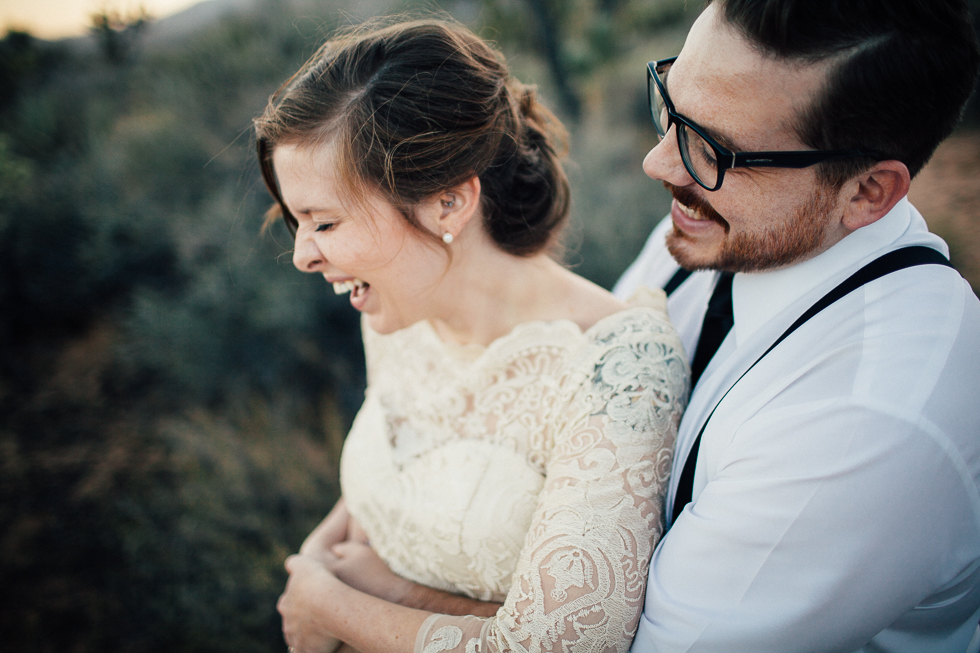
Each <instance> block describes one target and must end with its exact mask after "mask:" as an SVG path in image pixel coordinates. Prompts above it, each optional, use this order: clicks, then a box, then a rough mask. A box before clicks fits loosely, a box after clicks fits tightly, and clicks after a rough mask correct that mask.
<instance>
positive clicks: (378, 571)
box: [324, 540, 415, 603]
mask: <svg viewBox="0 0 980 653" xmlns="http://www.w3.org/2000/svg"><path fill="white" fill-rule="evenodd" d="M330 553H331V554H332V555H330V556H328V557H327V558H326V560H325V561H324V565H325V566H326V567H327V569H329V570H330V572H332V573H333V574H334V575H336V577H337V578H338V579H340V580H341V581H343V582H344V583H346V584H347V585H349V586H351V587H353V588H354V589H356V590H360V591H362V592H364V593H366V594H370V595H371V596H375V597H377V598H379V599H384V600H385V601H389V602H391V603H400V602H401V600H402V599H403V598H404V597H405V596H406V595H407V594H408V592H409V591H411V589H412V587H414V585H415V583H412V582H411V581H408V580H405V579H404V578H402V577H400V576H397V575H396V574H395V573H394V572H393V571H391V569H389V568H388V565H386V564H385V562H384V560H382V559H381V558H380V557H379V556H378V554H377V553H375V551H374V549H372V548H371V547H370V545H368V544H366V543H365V542H360V541H353V540H348V541H346V542H339V543H337V544H334V545H333V546H332V547H330Z"/></svg>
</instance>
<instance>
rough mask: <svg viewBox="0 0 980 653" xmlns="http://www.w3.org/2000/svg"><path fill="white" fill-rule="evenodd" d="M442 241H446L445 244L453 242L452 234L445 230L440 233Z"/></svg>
mask: <svg viewBox="0 0 980 653" xmlns="http://www.w3.org/2000/svg"><path fill="white" fill-rule="evenodd" d="M442 242H444V243H446V244H447V245H448V244H449V243H451V242H453V235H452V234H451V233H449V232H448V231H447V232H446V233H444V234H443V235H442Z"/></svg>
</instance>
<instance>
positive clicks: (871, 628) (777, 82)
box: [616, 0, 980, 653]
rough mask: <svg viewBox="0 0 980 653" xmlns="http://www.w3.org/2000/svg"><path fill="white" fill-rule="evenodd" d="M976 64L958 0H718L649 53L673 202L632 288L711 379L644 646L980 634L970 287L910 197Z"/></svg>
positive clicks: (684, 467)
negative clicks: (658, 301)
mask: <svg viewBox="0 0 980 653" xmlns="http://www.w3.org/2000/svg"><path fill="white" fill-rule="evenodd" d="M977 62H978V55H977V44H976V39H975V36H974V32H973V30H972V27H971V26H970V23H969V19H968V17H967V14H966V8H965V5H964V3H963V2H962V1H955V0H716V1H715V2H714V3H712V4H710V5H709V6H708V7H707V9H706V10H705V11H704V13H703V14H702V15H701V16H700V17H699V18H698V20H697V22H696V23H695V24H694V26H693V27H692V29H691V31H690V34H689V35H688V38H687V41H686V43H685V45H684V48H683V49H682V51H681V52H680V54H679V55H678V57H677V58H676V60H674V61H669V60H668V61H665V62H658V63H655V64H652V65H651V69H650V72H649V75H650V80H649V83H650V96H651V109H652V112H653V114H654V119H655V121H657V122H658V131H659V132H661V140H660V142H659V143H658V144H657V146H656V147H655V148H654V149H653V150H652V151H651V152H650V153H649V154H648V155H647V158H646V160H645V161H644V164H643V167H644V170H645V171H646V173H647V174H648V175H649V176H650V177H652V178H654V179H658V180H662V181H663V182H664V183H665V185H666V186H667V188H668V189H670V190H671V192H672V193H673V196H674V202H673V204H672V207H671V213H670V216H669V218H670V219H669V220H665V221H664V223H662V224H661V225H660V226H659V227H658V228H657V229H656V230H655V231H654V233H653V234H652V236H651V237H650V240H649V242H648V243H647V245H646V247H645V248H644V251H643V253H642V254H641V255H640V258H639V259H638V260H637V261H636V262H635V263H634V264H633V266H632V267H631V268H630V269H629V270H628V271H627V273H626V274H625V275H624V277H623V279H621V280H620V283H619V284H618V286H617V288H616V292H617V293H618V294H619V295H621V296H628V295H629V294H631V293H632V291H633V289H635V287H636V286H638V285H640V284H645V285H651V286H653V285H658V286H664V285H668V286H669V288H668V289H669V290H671V291H672V292H671V295H670V298H669V304H668V306H669V311H670V313H671V316H672V319H674V321H675V324H676V326H677V327H678V329H679V330H680V331H681V335H682V338H683V340H684V342H685V346H687V347H688V348H689V354H690V355H691V356H692V359H693V363H692V368H693V369H694V375H695V377H698V376H699V377H700V378H695V379H694V380H695V385H694V387H693V392H692V395H691V399H690V404H689V407H688V410H687V413H686V414H685V416H684V419H683V421H682V423H681V427H680V433H679V436H678V442H677V450H676V456H675V460H674V467H673V478H672V484H671V492H670V495H669V496H668V505H667V514H668V520H670V521H672V522H673V523H672V525H671V526H670V530H669V531H668V532H667V534H666V536H665V537H664V539H663V540H662V541H661V543H660V545H659V547H658V548H657V550H656V552H655V553H654V556H653V559H652V561H651V565H650V571H649V574H650V576H649V584H648V586H647V594H646V605H645V609H644V614H643V617H642V618H641V621H640V626H639V631H638V633H637V637H636V639H635V641H634V644H633V649H632V650H633V651H635V652H637V653H646V652H648V651H658V652H659V651H691V652H694V651H725V652H732V651H746V652H748V651H752V652H761V651H774V652H776V651H779V652H784V651H856V650H860V651H922V652H927V651H928V652H937V651H957V652H962V651H966V650H968V649H969V650H973V651H975V650H977V649H978V648H980V639H978V637H980V636H978V635H977V632H978V631H977V622H978V618H980V491H978V479H980V405H978V404H980V401H978V399H980V392H978V391H980V302H978V300H977V298H976V296H974V294H973V293H972V291H971V290H970V288H969V286H968V285H967V284H966V282H965V281H964V280H963V279H962V278H961V277H960V276H959V275H958V274H957V273H956V272H955V271H954V270H953V269H951V268H950V267H948V266H946V265H942V263H943V260H942V257H938V256H936V255H935V252H936V251H938V252H939V253H941V254H942V255H948V249H947V247H946V245H945V243H943V241H942V240H940V239H939V238H938V237H936V236H934V235H932V234H929V233H928V231H927V229H926V226H925V223H924V221H923V219H922V217H921V216H920V215H919V214H918V212H917V211H916V210H915V209H914V208H913V207H912V206H911V205H910V204H909V203H908V201H907V199H905V195H906V193H907V191H908V187H909V181H910V178H911V177H912V176H914V175H915V174H916V173H917V172H918V171H919V169H921V167H922V166H923V165H924V164H925V162H926V161H927V160H928V158H929V156H931V154H932V152H933V151H934V150H935V148H936V146H937V145H938V144H939V142H940V141H941V140H942V139H943V138H945V137H946V136H947V135H948V134H949V132H950V131H951V130H952V128H953V126H954V125H955V123H956V121H957V119H958V117H959V114H960V111H961V107H962V106H963V104H964V102H965V101H966V99H967V97H968V96H969V93H970V90H971V88H972V86H973V83H974V79H975V76H976V70H977ZM732 152H736V153H748V154H738V155H737V156H736V157H735V159H734V162H735V164H736V165H735V167H727V166H728V165H730V164H731V163H732V161H733V159H732V157H731V156H730V154H731V153H732ZM910 246H920V247H919V248H918V249H915V250H905V249H904V248H907V247H910ZM896 250H903V251H902V252H901V253H899V254H894V255H889V256H885V258H883V259H881V260H880V261H879V263H875V264H873V265H872V266H871V268H869V269H868V271H866V272H865V273H863V276H859V277H857V278H856V279H855V280H854V281H853V282H852V283H850V284H849V285H848V284H847V283H846V281H845V280H847V279H848V278H849V277H851V276H852V275H854V274H855V273H856V272H858V271H859V270H861V269H862V268H863V267H864V266H866V265H868V264H869V263H871V262H872V261H875V260H876V259H879V258H880V257H882V256H883V255H886V254H888V253H889V252H893V251H896ZM679 266H680V267H681V268H686V269H687V270H698V271H697V272H694V273H693V274H692V275H690V276H686V275H685V273H683V272H682V273H678V270H679ZM722 272H726V273H734V276H731V275H730V274H721V273H722ZM842 283H844V285H841V284H842ZM729 284H730V285H729ZM835 288H840V289H839V290H838V291H837V293H836V294H833V295H831V297H830V298H829V299H828V300H827V301H826V302H824V303H823V304H821V303H819V301H820V300H821V298H823V297H824V296H826V295H828V293H831V292H832V291H834V289H835ZM729 289H730V290H729ZM726 291H727V292H726ZM726 303H727V304H728V311H729V312H733V322H734V325H733V326H731V318H729V322H728V325H729V326H730V331H728V332H727V335H726V334H725V324H724V323H725V313H726V310H725V305H726ZM814 305H816V308H814V309H813V310H811V311H810V312H809V314H808V315H809V317H808V319H805V321H802V323H800V324H799V325H798V326H797V328H796V329H795V330H792V331H791V332H790V333H789V335H787V336H785V339H784V340H782V341H780V342H778V344H776V345H775V347H772V348H771V350H770V347H771V346H772V345H773V344H774V343H776V342H777V341H778V340H779V338H780V336H782V335H783V334H784V333H785V332H787V330H789V329H790V327H791V325H793V324H794V323H795V322H797V320H798V318H800V317H801V316H804V314H806V313H807V311H808V309H810V308H811V307H812V306H814ZM706 313H707V314H706ZM702 321H703V323H704V325H705V326H704V332H703V333H701V331H702ZM711 340H714V346H712V344H711V342H709V341H711ZM719 344H720V346H719ZM715 347H717V351H714V349H715ZM767 350H768V353H767ZM712 354H713V355H712ZM699 435H700V437H699ZM971 640H972V641H971Z"/></svg>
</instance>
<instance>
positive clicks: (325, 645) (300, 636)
mask: <svg viewBox="0 0 980 653" xmlns="http://www.w3.org/2000/svg"><path fill="white" fill-rule="evenodd" d="M286 571H288V572H289V581H288V582H287V583H286V589H285V591H284V592H283V593H282V596H280V597H279V602H278V603H277V605H276V607H277V609H278V610H279V614H281V615H282V633H283V636H284V637H285V639H286V643H287V644H288V645H289V647H290V649H291V650H292V649H295V651H296V652H297V653H331V652H332V651H334V650H336V648H337V647H338V646H340V643H341V642H340V640H338V639H337V638H336V637H334V636H333V634H332V633H331V632H330V631H329V630H328V629H327V627H326V622H327V621H328V620H329V618H330V617H331V616H333V615H334V614H336V612H337V609H338V608H340V607H341V606H340V605H338V603H339V601H338V600H337V589H338V587H340V586H342V584H341V583H340V581H338V580H337V578H336V577H335V576H334V575H333V574H332V573H330V571H329V570H328V569H327V568H326V567H325V566H323V564H321V563H320V562H318V561H317V560H316V559H315V558H312V557H310V556H304V555H294V556H290V557H289V558H287V559H286Z"/></svg>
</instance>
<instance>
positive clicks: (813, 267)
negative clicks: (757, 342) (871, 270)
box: [732, 199, 925, 345]
mask: <svg viewBox="0 0 980 653" xmlns="http://www.w3.org/2000/svg"><path fill="white" fill-rule="evenodd" d="M913 214H914V216H913ZM913 217H915V218H917V219H918V222H920V223H921V225H916V226H921V228H922V230H925V222H924V221H923V220H922V217H921V216H919V214H918V212H917V211H915V209H914V208H913V207H912V205H911V204H909V202H908V200H907V199H902V200H901V201H899V202H898V204H896V205H895V207H894V208H893V209H892V210H891V211H889V212H888V213H887V214H886V215H885V216H884V217H882V218H881V219H879V220H878V221H877V222H874V223H873V224H870V225H868V226H866V227H862V228H861V229H858V230H857V231H854V232H853V233H850V234H848V235H847V236H845V237H844V239H843V240H841V241H840V242H839V243H837V244H836V245H834V246H833V247H831V248H830V249H828V250H827V251H826V252H823V253H821V254H818V255H817V256H815V257H813V258H811V259H808V260H806V261H803V262H802V263H798V264H796V265H793V266H790V267H788V268H782V269H779V270H771V271H765V272H742V273H739V274H736V275H735V278H734V280H733V284H732V302H733V307H734V315H735V338H736V342H737V344H738V345H742V344H743V343H745V342H746V341H747V340H748V339H749V338H750V337H751V336H752V335H753V334H754V333H755V332H756V331H758V330H759V329H760V328H761V327H762V326H764V325H765V324H766V323H767V322H769V321H770V320H771V319H772V318H773V317H775V316H776V315H778V314H779V313H780V312H781V311H783V310H784V309H786V308H787V307H788V306H789V305H790V304H792V303H793V302H794V301H796V300H797V299H799V298H800V297H802V296H804V295H805V294H807V293H809V292H810V291H812V290H813V289H814V288H817V287H818V286H820V285H821V284H824V283H825V282H826V281H828V280H829V279H832V278H835V277H837V276H839V275H840V273H841V272H842V271H844V270H848V269H850V268H856V267H857V265H858V264H859V263H861V262H863V261H864V260H865V259H868V258H870V257H871V256H872V255H873V254H875V253H877V252H878V251H879V250H882V249H884V248H887V247H888V245H890V244H892V243H894V242H895V241H897V240H899V239H900V238H901V237H902V235H903V234H905V232H906V231H908V229H909V226H910V224H911V223H912V222H913Z"/></svg>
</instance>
